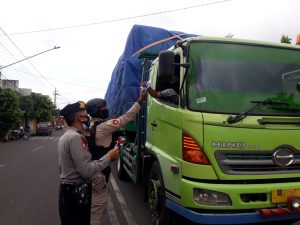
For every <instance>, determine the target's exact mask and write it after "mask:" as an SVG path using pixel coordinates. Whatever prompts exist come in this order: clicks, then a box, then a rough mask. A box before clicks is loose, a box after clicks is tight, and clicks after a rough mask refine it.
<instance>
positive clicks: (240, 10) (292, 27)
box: [0, 0, 300, 109]
mask: <svg viewBox="0 0 300 225" xmlns="http://www.w3.org/2000/svg"><path fill="white" fill-rule="evenodd" d="M299 8H300V1H299V0H284V1H283V0H281V1H279V0H184V1H179V0H163V1H138V0H126V1H120V0H110V1H100V0H84V1H83V0H51V1H50V0H43V1H41V0H26V1H23V0H9V1H2V2H1V13H0V66H2V67H5V66H7V65H10V64H13V65H11V66H7V67H5V68H3V69H2V70H1V72H2V77H1V79H13V80H19V87H20V88H30V89H32V91H33V92H36V93H42V94H44V95H48V96H49V97H50V98H51V99H52V100H53V101H54V91H55V90H56V91H57V94H58V95H56V105H57V107H58V108H60V109H61V108H63V107H64V106H65V105H66V104H68V103H73V102H75V101H78V100H82V101H88V100H89V99H91V98H104V96H105V93H106V90H107V87H108V84H109V81H110V79H111V74H112V71H113V69H114V67H115V65H116V63H117V61H118V59H119V57H120V56H121V54H122V53H123V50H124V47H125V43H126V40H127V36H128V34H129V32H130V30H131V28H132V26H133V25H135V24H138V25H146V26H152V27H160V28H163V29H166V30H176V31H182V32H185V33H189V34H199V35H205V36H216V37H224V36H226V35H227V34H232V35H233V37H234V38H242V39H252V40H261V41H271V42H280V39H281V36H282V35H288V36H289V37H290V38H291V39H292V40H291V42H292V44H294V43H295V40H296V35H297V34H298V33H300V26H299V25H297V22H298V21H300V18H299V17H300V15H299ZM55 46H56V47H60V48H57V49H53V48H54V47H55ZM50 49H53V50H50ZM48 50H49V51H48ZM45 51H46V52H45ZM40 53H41V54H40ZM36 54H37V55H36ZM34 55H36V56H34ZM31 56H33V57H32V58H29V59H28V60H24V61H21V60H23V59H24V58H27V57H31ZM19 61H20V62H19ZM14 63H15V64H14Z"/></svg>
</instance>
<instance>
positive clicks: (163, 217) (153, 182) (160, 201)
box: [148, 162, 170, 225]
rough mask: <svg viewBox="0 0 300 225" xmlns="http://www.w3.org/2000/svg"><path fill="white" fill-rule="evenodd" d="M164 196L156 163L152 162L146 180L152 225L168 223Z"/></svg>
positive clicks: (160, 175)
mask: <svg viewBox="0 0 300 225" xmlns="http://www.w3.org/2000/svg"><path fill="white" fill-rule="evenodd" d="M165 201H166V196H165V188H164V183H163V178H162V174H161V170H160V167H159V164H158V162H154V163H153V165H152V167H151V170H150V173H149V179H148V206H149V209H150V212H151V216H152V224H155V225H167V224H169V223H170V211H169V209H168V208H166V206H165Z"/></svg>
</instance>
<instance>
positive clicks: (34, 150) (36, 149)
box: [32, 145, 44, 152]
mask: <svg viewBox="0 0 300 225" xmlns="http://www.w3.org/2000/svg"><path fill="white" fill-rule="evenodd" d="M43 148H44V146H43V145H41V146H39V147H36V148H35V149H33V150H32V151H33V152H36V151H39V150H42V149H43Z"/></svg>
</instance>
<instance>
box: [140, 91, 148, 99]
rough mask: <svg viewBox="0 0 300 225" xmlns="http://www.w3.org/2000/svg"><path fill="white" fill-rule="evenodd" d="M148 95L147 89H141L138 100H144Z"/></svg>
mask: <svg viewBox="0 0 300 225" xmlns="http://www.w3.org/2000/svg"><path fill="white" fill-rule="evenodd" d="M146 97H147V91H141V92H140V96H139V99H138V101H144V100H145V99H146Z"/></svg>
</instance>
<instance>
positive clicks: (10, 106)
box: [0, 88, 22, 140]
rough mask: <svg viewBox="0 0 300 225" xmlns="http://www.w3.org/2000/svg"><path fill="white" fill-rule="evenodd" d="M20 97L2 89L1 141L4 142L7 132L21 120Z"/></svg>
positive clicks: (9, 90)
mask: <svg viewBox="0 0 300 225" xmlns="http://www.w3.org/2000/svg"><path fill="white" fill-rule="evenodd" d="M19 106H20V97H19V96H18V94H17V93H16V92H15V91H13V90H11V89H4V88H0V139H1V140H4V138H5V136H6V134H7V132H8V130H9V129H11V127H12V126H13V125H14V124H15V122H16V121H19V120H20V117H21V115H22V112H21V110H20V107H19Z"/></svg>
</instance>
